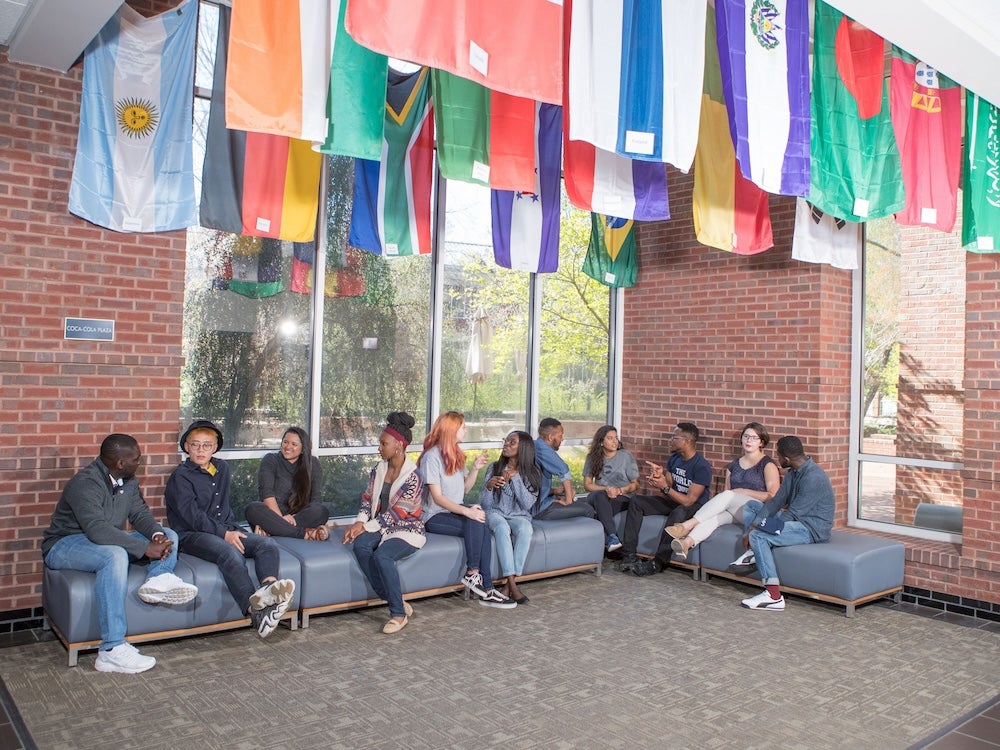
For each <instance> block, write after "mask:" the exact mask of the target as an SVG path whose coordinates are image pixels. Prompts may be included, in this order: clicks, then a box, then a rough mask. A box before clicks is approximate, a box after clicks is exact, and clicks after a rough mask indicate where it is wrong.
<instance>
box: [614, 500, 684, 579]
mask: <svg viewBox="0 0 1000 750" xmlns="http://www.w3.org/2000/svg"><path fill="white" fill-rule="evenodd" d="M696 510H698V508H697V506H696V505H681V504H680V503H678V502H676V501H674V500H671V499H670V498H668V497H667V496H666V495H635V496H633V497H632V502H630V503H629V506H628V511H627V512H626V513H625V531H624V532H622V554H623V555H634V554H635V548H636V545H637V544H638V543H639V529H640V528H641V527H642V519H643V518H645V517H646V516H666V517H667V522H666V523H665V524H664V525H663V530H661V531H660V541H659V544H658V545H657V547H656V555H655V557H656V559H657V560H659V561H660V563H661V564H662V565H664V566H665V565H666V564H667V563H669V562H670V556H671V555H672V554H673V553H674V551H673V550H672V549H671V548H670V542H671V541H672V537H671V536H670V535H669V534H668V533H667V532H666V527H667V526H670V525H672V524H675V523H681V522H683V521H686V520H688V519H689V518H691V516H693V515H694V513H695V511H696Z"/></svg>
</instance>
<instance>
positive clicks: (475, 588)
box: [462, 572, 486, 599]
mask: <svg viewBox="0 0 1000 750" xmlns="http://www.w3.org/2000/svg"><path fill="white" fill-rule="evenodd" d="M462 585H463V586H465V588H467V589H468V590H469V591H471V592H472V593H473V594H475V595H476V596H478V597H479V598H480V599H482V598H483V597H484V596H486V588H485V587H484V586H483V575H482V573H478V572H476V573H466V574H465V576H464V577H463V578H462Z"/></svg>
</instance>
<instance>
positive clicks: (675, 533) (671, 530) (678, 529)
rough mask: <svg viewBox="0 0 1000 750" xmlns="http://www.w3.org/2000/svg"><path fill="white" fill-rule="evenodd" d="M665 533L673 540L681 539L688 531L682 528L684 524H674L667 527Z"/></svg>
mask: <svg viewBox="0 0 1000 750" xmlns="http://www.w3.org/2000/svg"><path fill="white" fill-rule="evenodd" d="M666 531H667V533H668V534H670V536H672V537H673V538H674V539H683V538H684V537H686V536H687V535H688V530H687V529H685V528H684V524H682V523H675V524H673V525H672V526H667V529H666Z"/></svg>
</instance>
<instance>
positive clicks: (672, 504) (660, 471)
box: [619, 422, 712, 576]
mask: <svg viewBox="0 0 1000 750" xmlns="http://www.w3.org/2000/svg"><path fill="white" fill-rule="evenodd" d="M698 434H699V433H698V428H697V427H696V426H695V425H693V424H692V423H691V422H678V423H677V427H675V428H674V434H673V435H672V436H671V438H670V445H671V448H672V453H671V455H670V458H669V459H668V460H667V466H666V469H664V467H662V466H660V465H659V464H654V463H653V462H652V461H647V462H646V466H647V467H648V468H649V474H648V475H647V476H646V483H647V484H648V485H649V486H650V487H655V488H657V489H658V490H659V491H660V494H658V495H637V496H636V497H634V498H632V502H631V503H629V507H628V511H627V513H626V515H625V531H624V532H623V533H622V561H621V564H620V566H619V567H620V568H621V570H622V571H623V572H624V571H628V570H631V571H632V572H633V573H634V574H635V575H637V576H648V575H652V574H653V573H659V572H660V571H661V570H663V568H665V567H666V565H667V563H668V562H669V561H670V555H671V554H672V550H671V549H670V541H671V538H670V536H669V535H668V534H667V533H666V532H665V531H661V532H660V543H659V545H658V546H657V548H656V555H655V556H654V557H653V559H652V560H639V559H638V557H636V554H635V550H636V545H637V544H638V541H639V528H640V527H641V526H642V519H643V517H644V516H651V515H657V516H666V517H667V522H666V524H665V525H664V528H666V527H667V526H669V525H671V524H674V523H681V522H682V521H686V520H687V519H689V518H690V517H691V516H693V515H694V514H695V511H696V510H698V508H700V507H701V506H702V505H704V504H705V503H706V502H708V499H709V498H710V497H711V493H710V492H709V487H710V486H711V484H712V466H711V465H710V464H709V463H708V461H706V460H705V457H704V456H702V455H701V454H700V453H699V452H698V450H697V445H698Z"/></svg>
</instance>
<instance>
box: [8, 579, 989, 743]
mask: <svg viewBox="0 0 1000 750" xmlns="http://www.w3.org/2000/svg"><path fill="white" fill-rule="evenodd" d="M524 591H525V593H527V594H528V595H529V596H530V597H531V602H530V603H529V604H527V605H524V606H522V607H518V608H517V609H516V610H513V611H499V610H493V609H487V608H484V607H481V606H479V605H478V604H476V603H474V602H465V601H463V600H462V599H461V598H460V597H458V596H454V595H451V596H445V597H436V598H433V599H427V600H421V601H416V602H414V606H415V608H416V611H417V615H416V617H415V618H414V619H413V620H412V621H411V624H410V625H409V626H408V627H407V628H406V629H405V630H403V631H402V632H401V633H399V634H398V635H396V636H384V635H382V634H381V633H380V632H379V630H380V628H381V625H382V623H383V622H384V620H385V618H386V617H387V614H386V610H385V608H384V607H379V608H374V609H369V610H364V611H360V612H353V613H344V614H337V615H330V616H325V617H318V618H315V619H313V620H312V621H311V626H310V627H309V628H308V629H307V630H304V631H299V632H291V631H289V630H287V629H285V628H281V629H280V630H279V631H278V632H276V633H275V634H274V635H272V636H271V638H269V639H268V640H267V641H264V642H260V641H259V640H258V639H257V637H256V636H255V635H254V634H253V633H252V632H250V631H249V630H242V631H236V632H229V633H223V634H219V635H215V636H211V637H200V638H188V639H180V640H177V641H173V642H169V643H160V644H155V645H147V646H144V647H143V649H142V650H143V652H144V653H148V654H150V655H152V656H155V657H156V658H157V660H158V664H157V666H156V668H155V669H153V670H152V671H150V672H147V673H145V674H142V675H117V674H115V675H109V674H101V673H99V672H96V671H94V668H93V663H94V652H88V653H85V654H84V655H83V656H82V657H81V659H80V666H79V667H77V668H73V669H71V668H67V667H66V666H65V660H66V654H65V650H64V649H63V648H62V646H61V645H60V644H59V643H52V642H49V643H39V644H34V645H29V646H23V647H16V648H8V649H3V650H0V676H2V678H3V680H4V681H5V682H6V684H7V687H8V689H9V691H10V693H11V695H12V696H13V698H14V701H15V702H16V704H17V707H18V709H19V710H20V713H21V715H22V717H23V719H24V722H25V724H26V725H27V727H28V729H29V730H30V732H31V734H32V736H33V738H34V740H35V742H36V743H37V745H38V747H39V748H42V749H43V750H49V749H51V750H58V749H60V748H67V749H72V750H83V749H85V748H106V747H116V748H117V747H140V746H141V747H144V748H148V749H149V750H155V749H158V748H159V749H162V750H174V748H177V747H185V746H189V747H191V746H194V747H199V748H226V749H231V750H236V749H238V748H264V747H276V746H285V747H318V748H319V747H322V748H339V747H343V748H389V747H410V748H481V747H489V746H503V747H505V748H538V747H542V748H566V749H569V748H626V747H627V748H647V747H649V748H653V747H656V748H774V747H782V748H880V749H881V748H906V747H908V746H910V745H912V744H914V743H916V742H918V741H920V740H921V739H922V738H925V737H928V736H929V735H931V734H932V733H934V732H935V731H936V730H938V729H939V728H941V727H944V726H946V725H948V724H949V723H950V722H953V721H954V720H955V719H956V718H957V717H959V716H962V715H963V714H965V713H966V712H968V711H970V710H972V709H973V708H975V707H977V706H981V705H982V704H983V703H984V701H988V700H990V699H991V698H993V697H994V696H996V695H997V694H998V693H1000V636H998V635H997V634H995V633H991V632H986V631H982V630H975V629H971V628H963V627H959V626H957V625H951V624H948V623H941V622H938V621H935V620H930V619H927V618H923V617H918V616H915V615H912V614H908V613H905V612H899V611H893V610H892V609H889V608H886V607H882V606H879V605H869V606H866V607H862V608H860V609H859V610H858V615H857V617H855V618H853V619H847V618H845V617H844V615H843V610H842V609H839V608H836V607H832V606H829V605H823V604H819V603H815V602H810V601H808V600H804V599H799V598H794V597H792V598H789V599H788V609H787V610H786V611H785V612H783V613H774V612H752V611H750V610H746V609H743V608H741V607H740V606H739V600H740V599H741V598H743V597H745V596H747V595H749V594H752V593H754V591H753V590H751V589H747V588H745V587H742V586H739V585H736V584H733V583H730V582H726V581H714V582H712V583H707V584H706V583H698V582H695V581H693V580H691V578H690V577H688V576H687V575H685V574H684V573H682V572H680V571H668V572H666V573H663V574H661V575H659V576H655V577H653V578H648V579H639V578H636V577H634V576H631V575H623V574H621V573H618V572H616V571H614V570H613V569H612V568H611V566H610V565H606V566H605V574H604V576H602V577H595V576H593V575H590V574H576V575H571V576H566V577H563V578H559V579H553V580H548V581H540V582H535V583H528V584H525V585H524Z"/></svg>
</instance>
